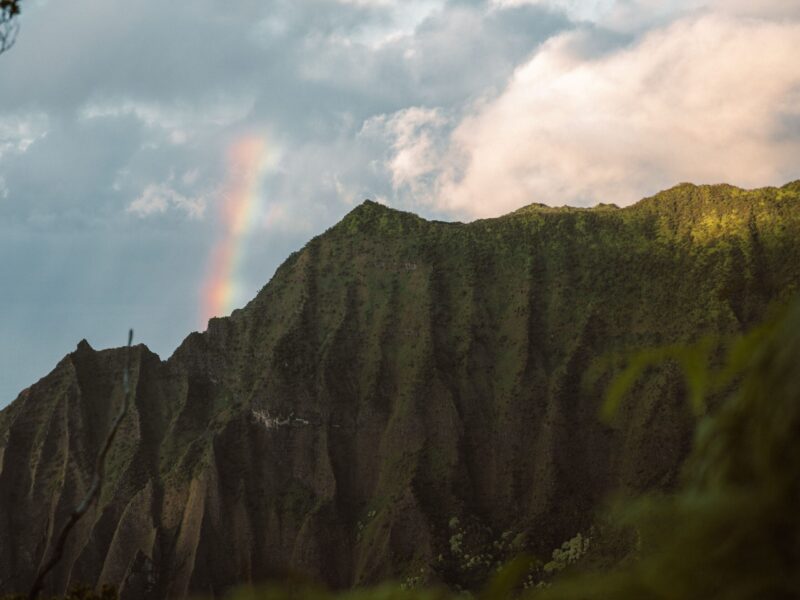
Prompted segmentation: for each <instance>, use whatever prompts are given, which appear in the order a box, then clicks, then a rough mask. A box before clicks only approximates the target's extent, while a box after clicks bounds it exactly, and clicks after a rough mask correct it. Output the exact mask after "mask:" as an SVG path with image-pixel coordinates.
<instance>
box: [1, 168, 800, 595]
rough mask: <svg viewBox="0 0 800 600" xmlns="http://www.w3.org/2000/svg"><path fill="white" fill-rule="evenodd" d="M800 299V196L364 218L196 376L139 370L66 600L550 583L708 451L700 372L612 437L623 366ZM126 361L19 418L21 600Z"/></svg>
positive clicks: (13, 507) (205, 356) (10, 445)
mask: <svg viewBox="0 0 800 600" xmlns="http://www.w3.org/2000/svg"><path fill="white" fill-rule="evenodd" d="M799 284H800V182H794V183H791V184H788V185H786V186H784V187H783V188H780V189H776V188H766V189H762V190H753V191H744V190H740V189H738V188H734V187H731V186H702V187H696V186H692V185H688V184H683V185H680V186H677V187H675V188H672V189H670V190H668V191H665V192H662V193H660V194H658V195H656V196H654V197H652V198H648V199H645V200H642V201H641V202H639V203H638V204H636V205H634V206H631V207H627V208H624V209H618V208H616V207H613V206H607V205H605V206H604V205H600V206H598V207H596V208H594V209H573V208H561V209H558V208H548V207H544V206H535V205H534V206H529V207H526V208H523V209H521V210H519V211H516V212H514V213H512V214H510V215H506V216H504V217H500V218H497V219H487V220H482V221H476V222H473V223H469V224H460V223H441V222H428V221H425V220H423V219H420V218H418V217H416V216H414V215H412V214H408V213H402V212H398V211H395V210H391V209H388V208H386V207H383V206H381V205H378V204H375V203H372V202H365V203H364V204H362V205H361V206H359V207H358V208H356V209H355V210H354V211H353V212H351V213H350V214H349V215H348V216H347V217H345V218H344V219H343V220H342V221H341V222H340V223H339V224H338V225H336V226H335V227H333V228H332V229H330V230H329V231H327V232H325V233H324V234H323V235H321V236H319V237H317V238H314V239H313V240H311V242H309V244H308V245H307V246H306V247H305V248H304V249H303V250H302V251H300V252H298V253H295V254H293V255H292V256H291V257H290V258H289V259H288V260H287V261H286V262H285V263H284V264H283V265H282V266H281V268H280V269H279V270H278V272H277V273H276V274H275V276H274V278H273V279H272V280H271V281H270V283H269V284H268V285H267V286H265V287H264V289H263V290H262V291H261V292H260V293H259V294H258V296H257V297H256V298H255V299H254V300H253V301H252V302H251V303H250V304H248V305H247V307H245V308H244V309H242V310H239V311H235V312H234V314H233V315H232V316H231V317H229V318H225V319H213V320H212V321H211V322H210V324H209V328H208V331H206V332H205V333H203V334H196V333H195V334H192V335H190V336H189V337H188V338H187V339H186V340H185V341H184V343H183V344H182V345H181V347H180V348H179V349H178V350H177V351H176V352H175V354H174V355H173V356H172V357H171V358H170V359H169V360H167V361H165V362H162V361H160V360H159V359H158V357H157V356H155V355H154V354H152V353H150V352H149V351H148V350H147V349H146V348H145V347H143V346H138V347H137V348H136V349H135V376H134V381H135V385H136V396H135V407H134V410H133V411H132V413H131V414H130V415H129V417H128V419H127V420H126V422H125V423H124V425H123V428H122V430H121V432H120V437H119V439H118V441H117V443H115V446H114V447H113V449H112V452H111V455H110V460H109V479H108V481H107V482H106V485H105V487H104V491H103V495H102V499H101V502H100V503H99V505H98V506H97V507H95V508H94V509H93V510H91V511H90V512H89V514H87V517H86V518H85V519H84V520H83V521H82V522H81V523H80V524H79V526H78V528H77V530H76V533H75V535H74V536H73V538H72V539H71V541H70V544H68V548H67V556H66V558H65V560H64V561H63V562H62V563H61V564H60V565H59V567H58V568H57V570H56V572H55V573H54V575H53V577H52V578H51V580H50V587H51V589H53V590H59V589H63V588H64V587H65V586H66V585H67V584H68V583H69V582H78V581H81V582H86V583H90V584H96V583H105V582H110V583H114V584H116V585H120V586H121V588H122V593H123V597H130V598H134V597H153V598H163V597H166V596H182V595H185V594H186V593H187V592H190V591H191V592H211V593H219V592H221V591H222V590H224V589H226V588H227V587H228V586H230V585H232V584H235V583H237V582H246V581H253V580H261V579H264V578H266V577H270V576H275V575H281V574H285V573H286V572H288V571H293V572H302V573H305V574H308V575H309V576H312V577H315V578H319V579H322V580H324V581H326V582H327V583H329V584H331V585H333V586H349V585H353V584H360V583H366V582H374V581H378V580H381V579H384V578H387V577H397V578H403V577H420V576H422V577H424V578H426V579H429V580H431V579H439V580H444V581H447V582H449V583H452V584H456V583H458V584H461V585H467V586H469V585H471V584H474V583H475V582H477V581H480V580H481V579H482V578H483V577H484V575H485V573H486V572H487V571H488V569H489V568H490V567H491V565H493V564H494V562H495V561H496V560H502V559H504V558H505V557H507V556H508V555H510V554H511V553H513V552H515V551H518V550H520V549H524V550H527V551H529V552H532V553H533V554H536V555H540V556H549V554H550V551H551V550H552V548H554V547H558V546H560V545H561V543H562V542H563V541H564V540H567V539H570V538H572V537H573V536H575V534H576V533H578V532H584V533H586V532H587V531H589V528H590V527H591V526H592V524H593V523H594V520H595V516H596V511H597V509H598V508H599V507H600V506H601V504H602V502H603V501H604V499H605V498H606V497H607V496H608V494H610V493H612V492H614V491H617V490H622V491H639V490H647V489H654V488H669V487H671V486H673V485H674V483H675V480H676V475H677V472H678V469H679V467H680V465H681V462H682V460H683V459H684V457H685V456H686V454H687V452H688V450H689V446H690V440H691V432H692V425H693V418H692V416H691V414H690V412H689V409H688V408H687V403H686V401H685V395H686V392H685V390H684V386H683V383H682V379H681V376H680V373H679V371H678V370H677V369H676V368H674V369H670V368H665V369H661V370H659V371H657V372H654V373H653V374H652V376H650V377H648V378H646V379H645V380H642V382H640V383H639V384H638V385H637V387H636V388H635V390H634V394H633V395H634V397H635V400H634V401H632V402H628V403H626V404H625V405H624V406H623V409H622V411H621V414H620V418H619V422H618V423H616V424H615V426H614V427H611V426H608V425H605V424H603V423H601V422H600V420H599V419H598V416H597V414H598V409H599V405H600V403H601V400H602V392H603V390H604V389H605V386H606V385H607V383H608V382H609V381H610V379H611V378H612V377H613V375H614V372H615V368H611V369H606V368H604V367H605V366H607V365H609V364H611V365H617V366H619V365H620V363H619V361H618V360H617V359H615V357H617V358H618V357H619V356H622V355H624V353H626V352H628V351H630V350H633V349H636V348H642V347H648V346H653V345H657V344H664V343H671V342H686V341H691V340H695V339H697V338H698V337H700V336H702V335H704V334H709V333H720V334H728V333H734V332H738V331H742V330H743V329H746V328H748V327H749V326H751V325H753V324H754V323H756V322H757V321H758V320H760V319H761V318H762V317H763V315H764V314H765V311H766V309H767V306H768V305H769V304H770V303H771V302H773V301H776V300H779V299H781V298H788V297H790V296H791V295H792V294H793V293H795V292H796V291H797V289H798V285H799ZM123 357H124V355H123V351H122V350H107V351H102V352H96V351H94V350H92V349H91V348H90V347H89V346H88V344H85V343H82V344H80V345H79V346H78V348H77V349H76V351H75V352H73V353H72V354H70V355H68V356H67V357H65V358H64V359H63V360H62V361H61V362H60V363H59V365H58V366H57V367H56V369H55V370H54V371H53V372H52V373H51V374H50V375H48V376H47V377H45V378H44V379H42V380H41V381H40V382H38V383H37V384H35V385H33V386H32V387H31V388H29V389H27V390H25V391H24V392H23V393H22V394H21V395H20V396H19V398H18V399H17V400H16V401H15V402H14V403H13V404H12V405H11V406H9V407H8V408H7V409H5V410H4V411H2V412H0V540H2V542H0V593H3V592H8V591H12V590H20V589H26V587H27V585H29V583H30V581H31V580H32V578H33V575H34V572H35V569H36V567H37V565H38V564H39V563H40V562H41V561H42V557H43V555H44V553H45V552H46V550H47V548H48V547H49V546H50V544H51V542H52V538H53V531H54V530H55V531H57V530H58V528H60V526H61V523H63V522H64V520H65V519H66V517H67V515H68V512H69V510H70V508H71V507H72V506H73V505H74V504H76V503H77V500H78V499H79V498H80V497H81V495H82V494H83V492H84V491H85V490H86V488H87V486H88V485H89V481H90V477H91V465H92V463H93V460H94V456H95V455H96V452H97V449H98V445H99V444H100V443H101V441H102V439H103V436H104V435H105V432H106V430H107V428H108V425H109V422H110V420H111V418H112V415H113V413H114V410H115V408H116V406H117V405H118V403H119V402H120V399H121V369H122V364H123Z"/></svg>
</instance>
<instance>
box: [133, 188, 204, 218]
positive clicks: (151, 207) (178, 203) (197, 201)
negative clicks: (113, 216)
mask: <svg viewBox="0 0 800 600" xmlns="http://www.w3.org/2000/svg"><path fill="white" fill-rule="evenodd" d="M169 209H175V210H179V211H182V212H183V213H185V214H186V216H187V217H189V218H190V219H202V218H203V216H204V214H205V210H206V200H205V198H203V197H194V198H193V197H189V196H186V195H184V194H182V193H181V192H179V191H177V190H176V189H175V188H174V187H172V184H171V180H170V181H167V182H163V183H152V184H150V185H148V186H147V187H145V189H144V191H143V192H142V194H141V195H140V196H139V197H138V198H136V199H135V200H134V201H133V202H131V203H130V204H129V205H128V208H127V212H129V213H131V214H134V215H136V216H137V217H140V218H144V217H149V216H152V215H156V214H162V213H165V212H167V210H169Z"/></svg>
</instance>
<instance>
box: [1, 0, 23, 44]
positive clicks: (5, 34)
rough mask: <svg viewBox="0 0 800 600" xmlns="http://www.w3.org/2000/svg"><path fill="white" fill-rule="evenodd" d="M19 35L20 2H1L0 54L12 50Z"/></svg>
mask: <svg viewBox="0 0 800 600" xmlns="http://www.w3.org/2000/svg"><path fill="white" fill-rule="evenodd" d="M18 33H19V0H0V54H2V53H3V52H5V51H6V50H10V49H11V46H13V45H14V42H16V41H17V34H18Z"/></svg>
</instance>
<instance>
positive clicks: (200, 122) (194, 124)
mask: <svg viewBox="0 0 800 600" xmlns="http://www.w3.org/2000/svg"><path fill="white" fill-rule="evenodd" d="M254 104H255V100H254V98H253V97H251V96H249V95H241V96H230V97H228V96H226V97H217V98H213V99H211V100H207V101H203V102H197V103H193V104H189V103H186V102H176V103H172V104H164V103H158V102H147V101H139V100H132V99H122V100H92V101H90V102H88V103H86V104H85V105H84V106H83V107H82V108H81V111H80V117H81V118H82V119H84V120H91V119H113V118H120V117H130V116H132V117H134V118H136V119H138V120H139V121H140V122H141V123H142V124H143V125H144V126H145V127H147V128H148V129H151V130H155V131H158V132H161V133H162V134H163V136H164V139H165V140H166V141H167V142H168V143H170V144H172V145H176V146H179V145H182V144H185V143H186V142H187V141H188V140H189V139H190V138H191V137H193V136H196V135H197V134H199V133H208V132H211V131H217V130H222V129H225V128H227V127H229V126H231V125H234V124H236V123H238V122H240V121H242V120H243V119H245V118H246V117H247V116H248V115H249V114H250V113H251V112H252V110H253V106H254Z"/></svg>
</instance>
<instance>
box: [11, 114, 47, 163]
mask: <svg viewBox="0 0 800 600" xmlns="http://www.w3.org/2000/svg"><path fill="white" fill-rule="evenodd" d="M49 126H50V125H49V118H48V116H47V114H45V113H37V112H34V113H27V114H5V115H0V158H3V156H5V155H7V154H12V153H13V154H24V153H25V152H27V151H28V148H30V147H31V145H32V144H34V143H35V142H36V141H38V140H41V139H42V138H44V137H45V136H46V135H47V132H48V130H49Z"/></svg>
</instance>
